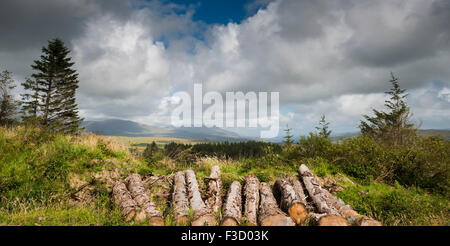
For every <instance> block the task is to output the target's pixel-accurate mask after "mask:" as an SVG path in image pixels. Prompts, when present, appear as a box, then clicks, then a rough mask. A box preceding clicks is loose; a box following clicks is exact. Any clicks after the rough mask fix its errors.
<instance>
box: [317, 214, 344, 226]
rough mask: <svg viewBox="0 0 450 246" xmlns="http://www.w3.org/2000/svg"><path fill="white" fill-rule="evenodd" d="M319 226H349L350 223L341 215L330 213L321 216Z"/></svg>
mask: <svg viewBox="0 0 450 246" xmlns="http://www.w3.org/2000/svg"><path fill="white" fill-rule="evenodd" d="M319 226H348V223H347V220H346V219H344V218H343V217H341V216H339V215H334V214H328V215H325V216H322V217H320V219H319Z"/></svg>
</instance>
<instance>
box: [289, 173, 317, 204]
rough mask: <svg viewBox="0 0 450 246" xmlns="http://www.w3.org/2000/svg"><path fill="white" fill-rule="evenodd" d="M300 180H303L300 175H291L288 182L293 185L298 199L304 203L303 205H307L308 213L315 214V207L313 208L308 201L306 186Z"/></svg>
mask: <svg viewBox="0 0 450 246" xmlns="http://www.w3.org/2000/svg"><path fill="white" fill-rule="evenodd" d="M300 179H301V178H300V177H299V176H298V175H291V176H289V179H288V181H289V183H290V184H291V185H292V188H294V191H295V195H296V196H297V199H298V200H300V202H302V203H303V205H305V208H306V212H313V211H314V207H313V206H311V204H310V203H309V202H308V201H307V200H306V195H305V191H304V186H303V185H302V183H301V182H300Z"/></svg>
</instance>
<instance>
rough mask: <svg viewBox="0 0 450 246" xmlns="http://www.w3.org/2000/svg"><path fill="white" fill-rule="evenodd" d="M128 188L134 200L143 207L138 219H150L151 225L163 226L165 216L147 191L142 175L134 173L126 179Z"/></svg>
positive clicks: (137, 216)
mask: <svg viewBox="0 0 450 246" xmlns="http://www.w3.org/2000/svg"><path fill="white" fill-rule="evenodd" d="M125 182H126V183H127V187H128V190H129V191H130V193H131V196H132V197H133V200H134V201H135V202H136V204H137V205H138V206H139V207H140V208H141V209H140V211H139V212H138V214H137V215H136V220H137V221H144V220H146V219H148V222H149V224H150V225H153V226H163V225H164V218H163V216H162V215H161V212H160V211H159V210H158V208H157V207H156V204H155V203H154V202H153V201H152V200H151V199H150V197H149V196H148V195H147V193H145V188H144V185H143V184H142V179H141V175H139V174H137V173H133V174H131V175H130V176H128V178H126V179H125Z"/></svg>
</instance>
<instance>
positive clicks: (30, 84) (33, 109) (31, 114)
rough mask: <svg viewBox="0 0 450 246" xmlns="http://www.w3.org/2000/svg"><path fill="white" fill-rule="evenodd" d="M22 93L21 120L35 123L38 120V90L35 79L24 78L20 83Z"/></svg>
mask: <svg viewBox="0 0 450 246" xmlns="http://www.w3.org/2000/svg"><path fill="white" fill-rule="evenodd" d="M22 86H23V89H24V90H25V93H24V94H21V97H22V108H21V115H22V121H23V122H24V123H26V124H36V123H38V122H39V116H38V113H39V91H38V84H37V81H36V80H32V79H29V78H27V79H25V82H23V83H22Z"/></svg>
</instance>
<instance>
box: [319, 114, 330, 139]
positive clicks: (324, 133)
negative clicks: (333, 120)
mask: <svg viewBox="0 0 450 246" xmlns="http://www.w3.org/2000/svg"><path fill="white" fill-rule="evenodd" d="M329 124H330V123H329V122H327V121H326V120H325V115H322V117H321V118H320V121H319V125H320V126H317V127H316V129H317V130H318V131H319V137H322V138H329V137H330V135H331V130H328V125H329Z"/></svg>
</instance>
